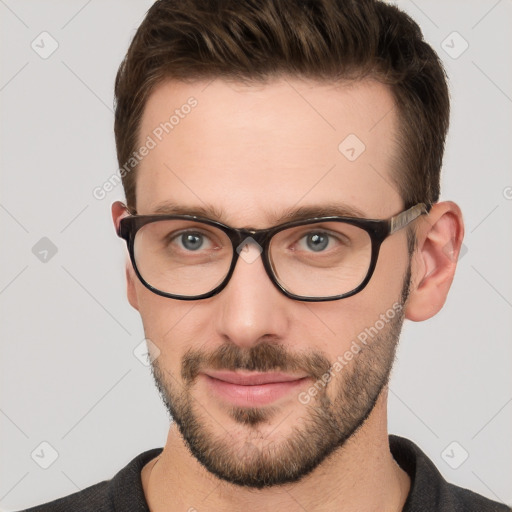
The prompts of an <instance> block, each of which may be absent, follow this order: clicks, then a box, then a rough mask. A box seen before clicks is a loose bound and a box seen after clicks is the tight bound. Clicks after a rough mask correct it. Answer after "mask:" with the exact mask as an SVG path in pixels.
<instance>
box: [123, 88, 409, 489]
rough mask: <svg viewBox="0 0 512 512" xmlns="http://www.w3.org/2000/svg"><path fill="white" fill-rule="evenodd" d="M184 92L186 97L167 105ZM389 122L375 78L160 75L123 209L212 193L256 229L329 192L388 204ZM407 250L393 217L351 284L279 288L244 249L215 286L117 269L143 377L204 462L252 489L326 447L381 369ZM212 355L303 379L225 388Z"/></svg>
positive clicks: (294, 476)
mask: <svg viewBox="0 0 512 512" xmlns="http://www.w3.org/2000/svg"><path fill="white" fill-rule="evenodd" d="M191 96H193V97H194V98H195V99H196V100H197V105H196V106H195V107H194V108H193V109H188V108H186V109H181V107H182V106H183V105H185V104H187V100H188V99H189V98H190V97H191ZM176 109H179V110H180V114H181V115H180V116H179V117H180V119H179V122H178V123H176V124H175V125H174V126H173V128H172V130H169V133H165V131H164V132H163V134H162V135H161V137H160V138H161V141H158V140H157V139H156V138H155V135H154V134H155V129H156V128H157V127H158V126H160V124H161V123H163V122H165V121H166V120H168V119H169V117H170V116H171V115H172V114H173V113H174V111H175V110H176ZM185 111H187V112H189V113H188V114H184V112H185ZM396 123H397V118H396V114H395V110H394V109H393V100H392V96H391V93H390V92H389V91H388V90H387V88H385V87H384V86H383V85H381V84H378V83H375V82H369V81H368V82H358V83H355V84H352V85H351V86H347V85H338V86H334V85H332V84H331V85H320V84H318V83H312V82H301V81H298V80H295V79H294V80H292V79H286V80H284V79H282V80H276V81H274V82H270V83H268V84H266V85H258V86H256V85H253V86H247V85H234V84H233V83H231V84H228V83H226V82H224V81H221V80H215V81H213V82H211V83H208V82H206V81H205V82H196V83H193V84H184V83H176V82H167V83H165V84H163V85H161V86H159V87H158V88H157V89H156V90H155V91H154V92H153V93H152V95H151V96H150V98H149V100H148V102H147V104H146V108H145V111H144V115H143V119H142V122H141V131H140V137H139V140H140V143H141V144H143V143H144V142H145V141H146V140H147V137H148V136H151V137H152V138H153V139H155V140H157V145H156V147H154V148H153V149H151V151H150V152H149V154H148V155H147V156H146V157H145V158H144V159H143V160H142V162H141V163H140V166H139V170H138V175H137V187H136V197H137V199H136V201H137V204H136V208H137V213H139V214H151V213H155V212H157V211H158V212H160V213H162V212H163V211H164V209H163V208H162V205H164V204H165V203H167V204H172V205H177V206H181V207H183V208H190V209H191V210H192V209H194V208H195V207H205V206H213V207H214V208H215V209H216V210H222V217H221V218H219V219H216V220H220V221H221V222H223V223H224V224H228V225H230V226H232V227H237V228H242V227H249V228H253V229H259V228H267V227H270V226H273V225H276V224H278V223H280V216H281V215H282V213H283V212H284V211H285V210H289V209H294V208H299V207H302V206H313V207H317V208H319V209H320V208H321V207H322V206H323V205H325V204H327V203H329V204H334V203H335V204H339V205H340V206H348V207H352V208H356V209H358V210H360V211H361V212H362V213H363V214H364V216H365V217H367V218H388V217H390V216H392V215H395V214H397V213H398V212H400V211H401V210H402V208H403V203H402V200H401V198H400V197H399V195H398V193H397V191H396V188H395V187H394V186H393V185H392V181H391V179H390V175H391V171H392V170H393V162H394V158H395V157H396V148H395V144H394V136H395V133H396V128H397V126H396ZM158 133H160V131H159V132H158ZM351 134H352V135H351ZM348 136H350V138H349V139H347V141H348V142H345V143H344V144H341V146H340V143H342V142H343V141H344V140H345V139H346V138H347V137H348ZM355 137H357V138H358V139H359V140H360V141H362V143H364V145H365V148H364V151H362V152H361V150H362V149H363V146H362V145H360V143H358V142H357V139H356V138H355ZM339 146H340V148H341V149H340V148H339ZM351 148H354V150H353V151H352V149H351ZM354 156H355V157H356V158H354ZM408 263H409V256H408V252H407V241H406V233H405V230H401V231H400V232H398V233H396V234H394V235H393V236H392V237H390V238H388V239H387V240H386V241H385V242H384V243H383V245H382V247H381V251H380V256H379V261H378V264H377V267H376V270H375V273H374V275H373V277H372V280H371V281H370V283H369V284H368V285H367V286H366V288H365V289H364V290H363V291H361V292H360V293H358V294H356V295H354V296H352V297H349V298H346V299H343V300H336V301H330V302H300V301H295V300H292V299H290V298H287V297H286V296H284V295H283V294H282V293H281V292H280V291H279V290H278V289H277V288H276V287H275V286H274V285H273V284H272V282H271V281H270V280H269V278H268V276H267V275H266V273H265V270H264V267H263V264H262V260H261V258H259V257H257V258H256V259H254V258H246V259H243V258H239V260H238V263H237V266H236V269H235V271H234V274H233V276H232V278H231V280H230V282H229V283H228V285H227V287H226V288H225V289H224V290H223V291H222V292H221V293H219V294H218V295H216V296H214V297H211V298H209V299H202V300H199V301H180V300H173V299H169V298H164V297H161V296H159V295H156V294H154V293H152V292H151V291H150V290H148V289H147V288H145V287H144V286H143V285H142V284H141V283H140V281H139V280H138V279H137V278H136V277H135V276H134V274H133V271H132V270H131V269H130V270H129V286H128V290H129V298H130V302H131V303H132V304H133V305H134V306H135V307H137V309H138V310H139V311H140V314H141V316H142V320H143V324H144V330H145V335H146V337H147V338H148V339H149V340H151V342H152V343H153V344H155V345H156V346H157V347H158V349H159V351H160V355H159V357H158V358H157V359H155V360H154V361H153V373H154V376H155V379H156V382H157V386H158V388H159V390H160V392H161V394H162V397H163V399H164V402H165V404H166V406H167V408H168V409H169V412H170V413H171V415H172V416H173V418H174V420H175V421H176V424H177V425H178V427H179V431H180V433H181V435H182V437H183V438H184V440H185V442H186V443H187V444H188V446H189V448H190V450H191V451H192V453H193V454H194V456H195V457H196V458H197V459H198V460H199V461H200V462H201V463H202V464H203V466H205V467H206V468H207V469H208V470H209V471H210V472H212V473H213V474H215V475H217V476H218V477H220V478H223V479H225V480H227V481H230V482H232V483H235V484H239V485H247V486H252V487H258V488H261V487H263V486H270V485H275V484H279V483H285V482H293V481H297V480H298V479H299V478H301V477H303V476H304V475H306V474H307V473H308V472H310V471H311V470H312V469H314V468H315V467H316V466H317V465H318V464H319V463H320V462H322V461H323V460H324V459H325V458H326V457H327V456H328V455H329V454H330V453H332V452H333V450H335V449H336V448H337V447H339V446H341V445H342V444H343V443H344V441H345V440H346V439H348V438H349V437H350V436H351V435H352V434H353V433H354V432H355V430H356V429H357V428H358V427H359V426H361V425H362V424H363V422H364V421H365V419H366V418H367V417H368V416H369V414H370V413H371V412H372V410H373V408H374V406H375V404H376V401H377V399H378V397H379V395H380V394H381V391H382V390H383V389H384V387H385V385H386V383H387V379H388V377H389V372H390V369H391V366H392V362H393V358H394V352H395V348H396V343H397V340H398V336H399V332H400V328H401V324H402V319H403V308H400V305H401V304H403V302H404V300H405V297H406V295H407V287H408V284H409V274H408V268H409V267H408ZM309 278H310V276H308V275H304V279H309ZM365 334H366V337H365ZM363 340H364V341H363ZM347 351H349V352H351V353H352V357H350V355H348V356H347V355H346V354H347ZM336 361H338V363H339V365H334V363H335V362H336ZM340 367H341V369H340ZM329 368H331V370H332V371H331V372H330V374H329V375H330V378H329V379H328V381H327V382H323V383H322V382H321V379H320V381H319V377H320V376H322V374H324V373H325V372H326V371H329ZM212 370H216V371H218V370H227V371H238V372H239V373H240V374H243V375H246V374H249V373H250V372H253V371H256V372H269V371H272V372H283V373H287V374H290V375H293V376H296V377H297V378H302V380H300V381H296V382H295V383H294V385H290V386H288V387H287V388H286V391H285V392H284V393H280V394H279V395H278V396H277V397H276V398H275V399H270V400H268V399H267V400H263V401H259V402H258V401H257V400H256V399H254V394H248V395H247V397H246V398H245V399H244V398H242V399H237V400H235V399H232V398H229V396H228V395H226V394H225V393H222V392H220V391H219V387H218V386H216V385H212V380H211V379H210V378H209V377H207V376H206V375H205V373H208V371H212ZM251 397H252V399H253V400H251Z"/></svg>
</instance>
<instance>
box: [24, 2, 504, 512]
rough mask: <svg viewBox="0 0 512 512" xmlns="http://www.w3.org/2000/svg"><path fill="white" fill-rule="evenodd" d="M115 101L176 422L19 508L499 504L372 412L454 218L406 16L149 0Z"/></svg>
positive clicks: (130, 269)
mask: <svg viewBox="0 0 512 512" xmlns="http://www.w3.org/2000/svg"><path fill="white" fill-rule="evenodd" d="M116 100H117V104H116V121H115V133H116V144H117V154H118V160H119V164H120V168H121V172H122V176H123V185H124V188H125V193H126V205H125V204H122V203H120V202H116V203H115V204H114V205H113V207H112V216H113V220H114V225H115V228H116V231H117V233H118V235H119V236H121V237H122V238H124V239H125V240H126V242H127V247H128V253H129V257H130V260H129V263H128V264H127V268H126V276H127V283H128V299H129V301H130V304H131V305H132V306H133V307H134V308H136V309H137V310H138V311H139V312H140V314H141V318H142V322H143V325H144V331H145V335H146V338H147V339H148V350H149V352H150V355H151V360H152V370H153V375H154V377H155V381H156V384H157V387H158V389H159V391H160V393H161V395H162V398H163V401H164V404H165V405H166V407H167V409H168V411H169V413H170V415H171V416H172V418H173V420H174V422H173V423H172V424H171V428H170V430H169V435H168V439H167V443H166V445H165V447H164V448H163V449H154V450H150V451H148V452H145V453H143V454H141V455H139V456H138V457H136V458H135V459H134V460H133V461H132V462H131V463H130V464H129V465H128V466H127V467H125V468H124V469H122V470H121V471H120V472H119V473H118V474H117V475H116V476H115V477H114V478H113V479H112V480H110V481H106V482H101V483H99V484H96V485H95V486H92V487H89V488H87V489H85V490H83V491H81V492H78V493H76V494H73V495H70V496H68V497H65V498H62V499H60V500H57V501H54V502H52V503H48V504H46V505H42V506H40V507H35V508H33V509H30V510H39V511H46V510H48V511H49V510H52V511H59V510H62V511H64V510H66V511H67V510H80V511H89V510H90V511H92V510H94V511H97V510H101V511H110V510H120V511H131V510H133V511H135V510H137V511H139V510H140V511H143V510H145V511H147V510H151V511H152V512H159V511H177V510H187V511H194V510H198V511H221V510H228V509H229V510H246V511H250V510H274V509H276V508H278V509H282V510H287V511H288V510H290V511H295V510H297V511H298V510H307V511H316V510H325V511H331V510H332V511H334V510H336V511H340V510H341V511H349V510H350V511H352V510H357V511H374V510H379V511H390V512H391V511H398V510H402V511H406V512H411V511H431V510H439V511H473V510H474V511H479V512H480V511H501V510H509V508H508V507H506V506H505V505H502V504H499V503H497V502H493V501H491V500H488V499H486V498H484V497H483V496H480V495H478V494H476V493H473V492H471V491H469V490H466V489H462V488H460V487H456V486H454V485H452V484H449V483H447V482H446V481H445V480H444V479H443V478H442V476H441V475H440V473H439V472H438V471H437V469H436V468H435V466H434V465H433V463H432V462H431V461H430V460H429V459H428V458H427V457H426V455H425V454H424V453H423V452H422V451H421V450H420V449H419V448H418V447H417V446H416V445H415V444H414V443H413V442H411V441H409V440H407V439H403V438H400V437H397V436H389V435H388V432H387V411H386V405H387V391H388V388H387V384H388V380H389V376H390V372H391V369H392V365H393V360H394V356H395V351H396V347H397V343H398V339H399V335H400V330H401V326H402V323H403V320H404V319H405V318H407V319H409V320H412V321H422V320H426V319H428V318H431V317H432V316H434V315H435V314H436V313H437V312H439V311H440V309H441V308H442V307H443V304H444V302H445V299H446V296H447V294H448V290H449V288H450V285H451V282H452V280H453V276H454V272H455V268H456V262H457V256H458V253H459V250H460V247H461V243H462V239H463V234H464V228H463V221H462V215H461V212H460V209H459V208H458V206H457V205H456V204H454V203H453V202H450V201H445V202H438V199H439V173H440V168H441V163H442V156H443V147H444V140H445V136H446V131H447V128H448V117H449V100H448V91H447V86H446V81H445V76H444V72H443V69H442V66H441V64H440V62H439V60H438V58H437V56H436V55H435V53H434V52H433V50H432V49H431V48H430V47H429V46H428V45H427V44H426V43H425V42H424V41H423V40H422V36H421V32H420V30H419V28H418V27H417V25H416V24H415V23H414V22H413V21H412V20H411V19H410V18H409V17H407V16H406V15H405V14H403V13H402V12H400V11H399V10H398V9H397V8H395V7H392V6H389V5H386V4H384V3H380V2H374V1H361V2H358V3H354V2H349V1H328V0H324V1H320V0H319V1H314V2H299V1H291V0H287V1H286V2H285V1H280V0H266V1H258V2H249V1H243V2H235V1H232V2H217V3H215V2H208V3H207V2H202V1H199V0H195V1H192V0H189V1H184V0H183V1H170V0H169V1H159V2H157V3H155V4H154V5H153V6H152V7H151V9H150V10H149V12H148V14H147V16H146V18H145V20H144V21H143V23H142V25H141V26H140V28H139V30H138V31H137V34H136V35H135V37H134V40H133V41H132V43H131V46H130V48H129V50H128V53H127V56H126V58H125V60H124V61H123V63H122V65H121V68H120V70H119V72H118V76H117V79H116ZM447 248H448V249H449V250H448V249H447Z"/></svg>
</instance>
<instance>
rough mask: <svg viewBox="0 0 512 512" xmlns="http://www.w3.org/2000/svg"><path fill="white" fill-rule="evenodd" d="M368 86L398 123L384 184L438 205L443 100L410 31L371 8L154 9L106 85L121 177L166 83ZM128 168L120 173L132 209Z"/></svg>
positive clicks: (436, 72)
mask: <svg viewBox="0 0 512 512" xmlns="http://www.w3.org/2000/svg"><path fill="white" fill-rule="evenodd" d="M284 75H291V76H296V77H300V78H309V79H315V80H318V81H343V80H353V79H364V78H373V79H376V80H378V81H380V82H382V83H384V84H387V85H388V86H389V87H390V90H391V92H392V94H393V97H394V100H395V103H396V106H397V110H398V120H399V123H400V128H399V133H398V140H397V143H398V147H399V152H398V153H399V154H398V157H397V164H398V168H397V169H396V170H394V172H393V175H392V179H393V181H394V182H395V184H396V186H397V189H398V191H399V193H400V195H401V197H402V199H403V201H404V205H405V207H409V206H412V205H413V204H415V203H417V202H425V203H428V204H432V203H434V202H436V201H437V200H438V198H439V188H440V184H439V182H440V171H441V165H442V158H443V152H444V141H445V137H446V133H447V130H448V123H449V109H450V104H449V94H448V87H447V83H446V75H445V71H444V68H443V66H442V64H441V61H440V60H439V57H438V56H437V54H436V53H435V52H434V50H433V49H432V48H431V47H430V46H429V45H428V44H427V43H426V42H425V41H424V39H423V36H422V33H421V30H420V28H419V26H418V25H417V24H416V23H415V22H414V21H413V20H412V19H411V18H410V17H409V16H408V15H407V14H405V13H404V12H402V11H400V10H399V9H398V8H396V7H394V6H392V5H388V4H385V3H384V2H381V1H376V0H158V1H157V2H155V4H154V5H153V6H152V7H151V8H150V9H149V11H148V12H147V15H146V17H145V19H144V21H143V22H142V24H141V25H140V27H139V28H138V30H137V32H136V34H135V36H134V38H133V40H132V42H131V44H130V47H129V49H128V52H127V54H126V57H125V58H124V60H123V62H122V63H121V65H120V67H119V70H118V73H117V77H116V82H115V100H116V109H115V126H114V130H115V139H116V147H117V158H118V161H119V166H120V168H121V167H123V166H124V165H125V164H126V162H127V161H128V160H129V159H130V156H131V155H132V154H133V152H134V151H135V150H136V149H137V146H138V143H139V128H140V122H141V118H142V114H143V111H144V107H145V104H146V101H147V99H148V97H149V95H150V94H151V92H152V91H153V90H154V88H155V87H156V86H157V85H158V84H159V83H161V82H162V81H164V80H166V79H173V78H174V79H178V80H192V81H193V80H196V79H197V80H200V79H210V78H224V79H229V80H240V81H242V82H252V81H254V82H265V81H268V80H270V79H272V78H278V77H279V76H284ZM135 178H136V168H134V169H133V171H131V172H124V173H123V174H122V179H123V186H124V190H125V194H126V200H127V203H128V206H129V207H130V208H133V209H134V210H135V205H136V203H135V199H136V198H135Z"/></svg>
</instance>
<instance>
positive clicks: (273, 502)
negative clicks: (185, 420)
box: [142, 389, 410, 512]
mask: <svg viewBox="0 0 512 512" xmlns="http://www.w3.org/2000/svg"><path fill="white" fill-rule="evenodd" d="M386 403H387V389H385V390H384V391H383V393H381V395H380V397H379V399H378V401H377V404H376V406H375V408H374V409H373V411H372V413H371V414H370V416H369V417H368V419H367V421H366V422H365V423H364V424H363V425H362V426H361V428H360V429H359V430H358V431H357V432H356V433H355V434H354V435H353V436H352V437H351V438H350V439H348V440H347V442H346V443H345V444H344V445H343V446H342V447H340V448H339V449H338V450H337V451H336V452H335V453H333V454H332V455H331V456H330V457H328V458H327V459H326V460H325V461H323V463H322V464H320V465H319V466H318V467H317V468H316V469H315V470H313V471H312V472H311V473H310V474H309V475H307V476H305V477H304V478H303V479H301V480H300V481H299V482H296V483H291V484H285V485H281V486H276V487H272V488H267V489H262V490H256V489H248V488H244V487H239V486H236V485H233V484H230V483H228V482H225V481H223V480H220V479H218V478H217V477H215V476H214V475H212V474H211V473H209V472H208V471H207V470H206V469H205V468H204V467H203V466H202V465H201V464H200V463H199V462H198V461H197V460H196V459H195V458H194V457H193V456H192V454H191V453H190V452H189V451H188V448H187V446H186V443H185V441H184V440H183V438H182V437H181V435H180V433H179V431H178V429H177V427H176V425H175V424H172V425H171V428H170V430H169V435H168V438H167V443H166V445H165V448H164V450H163V451H162V453H161V455H160V456H159V457H158V459H155V460H153V461H151V462H150V463H148V465H146V466H145V467H144V469H143V471H142V483H143V488H144V493H145V495H146V500H147V501H148V505H149V507H150V509H151V511H152V512H160V511H164V510H165V511H170V510H194V509H197V510H201V512H203V511H205V512H206V511H216V512H224V511H226V512H227V511H232V510H244V511H245V512H252V511H264V512H265V511H269V512H270V511H274V510H275V509H276V507H278V508H284V510H289V511H292V512H295V511H297V512H298V511H301V512H302V511H304V510H308V511H309V512H314V511H320V510H321V511H323V512H329V511H334V510H336V511H342V512H344V511H349V510H351V511H352V510H358V511H361V512H374V511H375V512H376V511H379V512H397V511H401V510H402V508H403V506H404V503H405V501H406V499H407V495H408V493H409V489H410V478H409V476H408V475H407V474H406V473H405V472H404V471H403V470H402V469H401V468H400V467H399V466H398V464H397V463H396V462H395V460H394V459H393V457H392V455H391V452H390V450H389V440H388V433H387V412H386ZM156 462H158V464H156Z"/></svg>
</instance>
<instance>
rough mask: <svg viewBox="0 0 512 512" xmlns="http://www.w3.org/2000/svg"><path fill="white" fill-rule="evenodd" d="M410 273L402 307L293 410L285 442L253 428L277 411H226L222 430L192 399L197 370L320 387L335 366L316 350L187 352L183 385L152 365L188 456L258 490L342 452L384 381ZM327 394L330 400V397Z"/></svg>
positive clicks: (263, 345)
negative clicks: (300, 376)
mask: <svg viewBox="0 0 512 512" xmlns="http://www.w3.org/2000/svg"><path fill="white" fill-rule="evenodd" d="M410 272H411V267H410V263H409V267H408V269H407V272H406V275H405V277H404V280H403V285H402V291H401V296H400V299H399V300H398V301H397V303H398V304H400V305H401V307H400V308H396V309H397V310H395V308H393V311H395V313H396V314H395V315H394V316H393V317H392V318H391V319H390V320H389V322H388V323H386V324H385V326H384V327H383V328H381V329H380V330H379V331H378V332H377V333H376V334H375V335H372V339H371V342H369V343H368V344H364V345H363V346H362V347H361V348H360V350H359V352H358V353H357V354H355V355H354V357H353V359H352V360H351V361H349V362H347V363H346V366H345V367H343V369H342V370H341V372H338V374H337V375H336V376H335V378H334V379H332V380H331V381H330V382H329V383H326V384H325V383H322V384H323V385H322V386H316V389H317V392H316V394H315V396H314V397H313V398H312V399H311V400H309V401H308V403H307V404H304V402H299V400H298V405H297V408H298V407H304V408H305V409H304V410H305V414H304V415H303V417H302V418H301V419H300V421H295V422H294V424H293V426H292V427H291V431H290V433H289V434H288V435H287V436H286V437H285V438H284V439H278V440H272V441H271V442H268V439H267V440H266V439H265V438H268V436H269V435H270V434H272V433H275V432H277V429H278V427H279V425H280V423H277V424H276V425H275V427H274V428H273V429H272V430H271V432H270V433H269V434H267V436H264V435H263V434H262V432H261V430H258V428H257V427H258V426H260V425H264V424H270V420H271V419H272V418H274V417H276V416H278V415H279V414H280V413H281V414H282V408H281V409H280V408H279V407H276V406H272V405H270V406H266V407H239V406H231V407H229V408H228V409H227V414H228V415H229V417H230V418H231V419H232V420H233V421H234V422H235V423H236V427H235V428H232V427H229V426H226V425H227V423H226V422H224V425H221V424H220V423H219V422H217V421H215V420H214V419H213V417H212V416H211V415H210V414H209V413H208V408H207V404H208V402H207V400H206V399H205V400H203V399H201V400H199V399H196V398H194V397H193V395H192V386H193V384H194V382H195V379H196V377H197V376H198V374H199V372H200V371H201V370H202V369H222V370H230V371H235V370H247V371H260V372H266V371H282V372H290V373H293V372H295V371H305V372H306V373H307V374H308V375H310V376H311V377H313V379H314V382H315V383H317V382H320V381H321V377H322V375H325V373H326V372H329V369H330V368H332V366H333V365H332V363H331V361H329V359H328V358H327V357H326V356H325V354H323V353H321V352H316V351H315V352H308V353H302V354H298V355H293V354H290V353H289V352H287V351H286V349H285V348H284V347H283V346H282V345H278V344H276V343H271V342H268V341H261V342H260V343H258V344H255V345H254V346H252V347H250V348H249V349H242V348H240V347H239V346H238V345H235V344H233V343H230V344H225V345H222V346H220V347H219V348H218V349H216V350H214V351H213V352H211V353H205V352H204V351H197V350H192V349H190V350H188V351H187V352H186V353H185V354H184V356H183V358H182V364H181V378H182V381H183V384H181V383H179V382H178V381H177V380H176V379H175V378H174V377H173V376H172V374H171V373H170V372H168V371H166V370H163V369H162V368H161V367H160V365H159V364H158V359H155V360H154V361H153V362H152V366H151V368H152V373H153V378H154V379H155V383H156V386H157V388H158V390H159V392H160V395H161V397H162V400H163V402H164V405H165V406H166V408H167V410H168V412H169V414H170V416H171V419H172V420H174V421H175V422H176V424H177V426H178V429H179V432H180V434H181V436H182V438H183V440H184V442H185V444H186V446H187V447H188V449H189V450H190V452H191V453H192V455H193V456H194V457H195V458H196V459H197V460H198V461H199V462H200V463H201V464H202V465H203V467H205V468H206V469H207V470H208V471H209V472H210V473H212V474H213V475H215V476H216V477H218V478H220V479H222V480H225V481H227V482H230V483H231V484H235V485H238V486H244V487H248V488H255V489H262V488H265V487H272V486H276V485H282V484H286V483H293V482H298V481H299V480H300V479H302V478H303V477H305V476H306V475H308V474H309V473H310V472H311V471H313V470H314V469H315V468H316V467H318V466H319V465H320V464H321V463H322V462H323V461H324V460H326V459H327V458H328V457H329V456H330V455H332V454H333V453H334V452H335V451H336V450H338V449H340V448H341V447H342V446H343V445H344V444H345V442H346V441H347V440H348V439H349V438H350V437H351V436H353V435H354V434H355V433H356V432H357V431H358V430H359V429H360V428H361V426H362V425H363V424H364V422H365V421H366V419H367V418H368V417H369V415H370V413H371V412H372V411H373V409H374V407H375V405H376V403H377V400H378V398H379V396H380V394H381V393H382V391H383V389H384V388H385V387H386V386H387V384H388V382H389V377H390V374H391V369H392V366H393V363H394V359H395V353H396V348H397V345H398V340H399V337H400V331H401V329H402V324H403V319H404V310H405V303H406V301H407V297H408V295H409V285H410V276H411V273H410ZM390 310H391V308H390ZM331 388H333V389H332V390H331ZM310 389H312V388H310ZM329 391H331V395H333V397H329ZM205 398H206V397H205ZM205 404H206V405H205ZM297 408H296V409H297ZM292 412H293V411H292ZM292 412H290V414H292ZM287 417H288V416H286V417H285V418H284V419H282V420H281V422H283V421H284V420H285V419H286V418H287ZM212 427H213V428H212ZM230 429H231V430H230ZM215 430H217V431H220V433H216V432H215ZM266 441H267V442H266Z"/></svg>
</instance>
